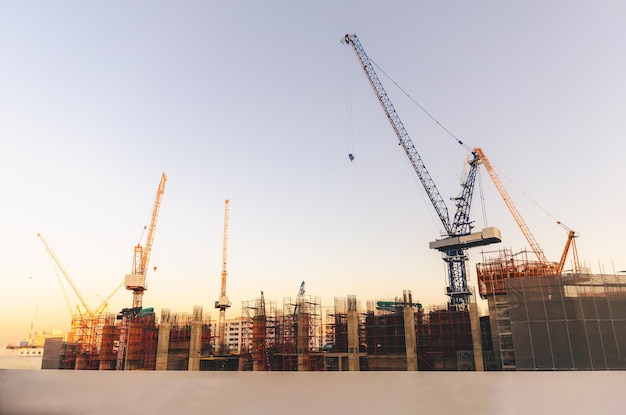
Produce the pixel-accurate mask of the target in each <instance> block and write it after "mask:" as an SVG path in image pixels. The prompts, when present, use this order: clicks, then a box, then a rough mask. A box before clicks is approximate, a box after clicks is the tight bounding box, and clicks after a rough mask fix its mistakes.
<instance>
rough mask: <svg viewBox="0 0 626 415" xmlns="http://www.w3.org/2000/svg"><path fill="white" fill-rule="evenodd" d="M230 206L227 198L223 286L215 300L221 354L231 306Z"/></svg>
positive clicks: (223, 249) (225, 204)
mask: <svg viewBox="0 0 626 415" xmlns="http://www.w3.org/2000/svg"><path fill="white" fill-rule="evenodd" d="M229 206H230V201H229V200H228V199H226V201H225V202H224V240H223V245H222V286H221V291H220V298H219V300H218V301H216V302H215V308H217V309H219V310H220V319H219V323H218V332H217V345H218V350H219V353H220V354H223V353H225V352H226V338H225V337H226V336H225V331H226V309H227V308H228V307H230V301H229V300H228V297H227V296H226V276H227V275H228V271H227V268H226V263H227V258H228V221H229Z"/></svg>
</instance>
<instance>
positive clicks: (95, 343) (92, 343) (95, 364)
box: [59, 313, 115, 370]
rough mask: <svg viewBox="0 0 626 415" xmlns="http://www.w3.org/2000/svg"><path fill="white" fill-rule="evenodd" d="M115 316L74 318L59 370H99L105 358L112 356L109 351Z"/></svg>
mask: <svg viewBox="0 0 626 415" xmlns="http://www.w3.org/2000/svg"><path fill="white" fill-rule="evenodd" d="M114 322H115V314H110V313H106V314H99V315H96V316H87V315H84V314H80V313H79V314H75V315H73V316H72V323H71V324H72V325H71V331H70V333H69V334H68V337H67V342H64V346H62V348H61V350H60V356H59V369H74V370H99V369H100V361H101V360H102V358H103V356H104V357H105V358H108V357H109V356H110V353H109V351H108V350H107V343H106V342H107V341H108V336H109V330H110V329H108V327H109V326H113V325H114ZM105 339H106V340H105Z"/></svg>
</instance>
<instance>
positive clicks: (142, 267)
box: [124, 173, 167, 308]
mask: <svg viewBox="0 0 626 415" xmlns="http://www.w3.org/2000/svg"><path fill="white" fill-rule="evenodd" d="M166 181H167V176H166V175H165V173H163V174H162V175H161V182H160V183H159V188H158V190H157V194H156V198H155V200H154V208H153V210H152V219H151V220H150V227H149V228H148V236H147V237H146V243H145V245H144V246H141V244H137V246H135V250H134V255H133V270H132V273H130V274H126V276H125V278H124V285H125V286H126V289H127V290H129V291H132V292H133V308H141V306H142V301H143V292H144V291H146V290H147V289H148V284H147V283H146V273H147V271H148V263H149V261H150V252H151V251H152V241H153V239H154V231H155V229H156V223H157V218H158V216H159V208H160V207H161V198H162V197H163V192H164V191H165V182H166Z"/></svg>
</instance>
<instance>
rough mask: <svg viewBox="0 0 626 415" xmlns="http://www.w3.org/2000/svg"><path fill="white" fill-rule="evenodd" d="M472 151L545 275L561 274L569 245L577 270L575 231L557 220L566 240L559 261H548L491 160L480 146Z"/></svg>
mask: <svg viewBox="0 0 626 415" xmlns="http://www.w3.org/2000/svg"><path fill="white" fill-rule="evenodd" d="M474 153H476V155H477V156H478V158H479V160H480V162H481V163H482V164H483V165H484V166H485V168H486V169H487V172H488V173H489V176H490V177H491V180H492V181H493V184H494V185H495V186H496V188H497V189H498V192H499V193H500V196H501V197H502V199H503V200H504V203H505V204H506V206H507V207H508V208H509V211H510V212H511V215H513V218H514V219H515V222H517V226H518V227H519V228H520V230H521V231H522V233H523V234H524V237H525V238H526V241H527V242H528V243H529V244H530V247H531V249H532V250H533V252H534V254H535V255H536V256H537V259H538V260H539V263H540V264H541V266H542V267H543V268H544V272H545V274H546V275H560V274H561V272H562V271H563V266H564V265H565V259H566V258H567V254H568V252H569V249H570V246H571V247H572V251H573V256H574V272H578V271H579V269H580V265H579V263H578V250H577V249H576V242H575V241H574V238H575V237H576V234H575V232H574V231H573V230H571V229H570V228H568V227H567V226H565V225H563V224H562V223H561V222H559V221H557V224H559V225H561V226H562V227H563V229H565V230H566V231H567V232H568V235H567V242H566V244H565V248H564V249H563V253H562V254H561V259H560V261H559V262H558V263H555V262H552V261H549V260H548V258H546V256H545V254H544V252H543V249H541V247H540V246H539V244H538V243H537V241H536V240H535V237H534V236H533V234H532V233H531V232H530V229H529V228H528V225H526V222H525V221H524V219H523V218H522V215H521V214H520V213H519V211H518V210H517V207H515V204H514V203H513V200H512V199H511V197H510V196H509V194H508V192H507V191H506V189H505V188H504V185H503V184H502V182H501V181H500V178H499V177H498V173H497V172H496V170H495V168H494V167H493V166H492V164H491V162H490V161H489V159H488V158H487V156H486V155H485V153H484V152H483V150H482V149H481V148H475V149H474Z"/></svg>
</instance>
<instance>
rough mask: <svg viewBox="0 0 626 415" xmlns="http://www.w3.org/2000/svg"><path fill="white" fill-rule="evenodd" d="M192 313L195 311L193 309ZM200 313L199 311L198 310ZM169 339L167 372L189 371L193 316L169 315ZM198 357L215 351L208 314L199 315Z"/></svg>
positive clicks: (186, 314)
mask: <svg viewBox="0 0 626 415" xmlns="http://www.w3.org/2000/svg"><path fill="white" fill-rule="evenodd" d="M194 311H196V309H195V308H194ZM198 311H200V312H201V309H200V310H198ZM169 319H170V320H169V323H170V324H171V326H170V338H169V344H168V350H167V370H189V357H190V350H191V333H192V323H193V321H194V316H193V314H189V313H175V314H170V315H169ZM201 324H202V332H201V340H200V342H201V344H200V355H201V356H209V355H210V354H211V353H212V352H213V351H214V350H215V336H214V334H213V333H212V331H211V317H210V314H208V313H206V314H202V315H201Z"/></svg>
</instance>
